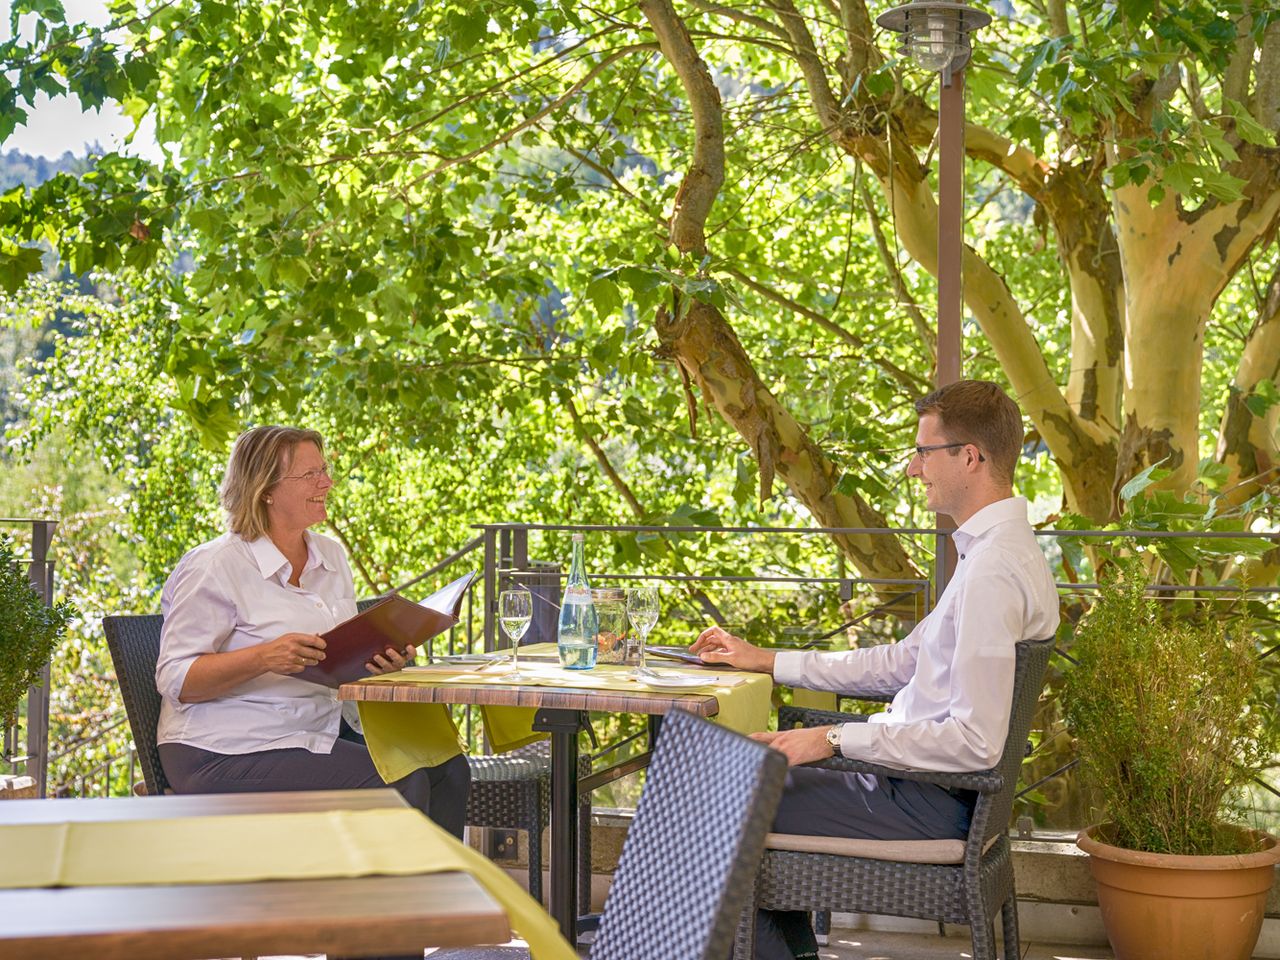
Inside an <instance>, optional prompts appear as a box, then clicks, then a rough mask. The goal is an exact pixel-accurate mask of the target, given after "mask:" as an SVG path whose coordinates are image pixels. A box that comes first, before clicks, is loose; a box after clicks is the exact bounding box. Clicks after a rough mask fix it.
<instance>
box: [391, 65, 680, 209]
mask: <svg viewBox="0 0 1280 960" xmlns="http://www.w3.org/2000/svg"><path fill="white" fill-rule="evenodd" d="M656 49H657V47H656V45H654V44H651V43H636V44H631V45H630V46H626V47H620V48H618V49H617V50H615V51H613V53H611V54H610V55H609V56H607V57H605V58H604V59H603V60H601V61H600V62H599V63H598V64H596V65H595V66H594V67H592V68H591V69H590V70H588V71H587V74H586V76H584V77H582V78H581V79H580V80H578V81H577V83H575V84H574V85H573V86H571V87H570V88H569V89H568V90H566V91H565V92H564V93H563V94H561V95H560V96H558V97H556V99H554V100H552V101H551V102H550V103H549V104H547V105H546V106H545V107H543V108H542V109H541V110H539V111H538V112H537V113H535V114H534V115H533V116H531V117H528V118H526V119H525V120H524V121H522V122H521V123H518V124H516V126H514V127H512V128H511V129H510V130H508V131H506V132H505V133H503V134H501V135H499V136H497V137H494V138H493V139H492V140H490V141H489V142H488V143H486V144H485V145H484V146H482V147H477V148H476V149H474V150H471V151H469V152H467V153H465V154H463V155H462V156H460V157H452V158H450V159H448V160H446V161H445V162H444V163H441V164H439V165H437V166H435V167H432V168H431V169H430V170H428V171H427V172H426V173H424V174H421V175H420V176H417V177H414V179H413V180H411V181H409V183H408V184H407V186H408V187H416V186H417V185H418V184H420V183H422V182H423V181H425V180H429V179H431V178H432V177H434V176H435V175H436V174H438V173H442V172H444V171H445V170H448V169H449V168H450V167H456V166H457V165H458V164H460V163H466V162H467V161H469V160H474V159H475V158H476V157H478V156H480V155H481V154H482V153H488V152H489V151H490V150H492V149H493V148H494V147H497V146H501V145H502V144H504V143H506V142H507V141H509V140H511V139H512V138H513V137H515V136H516V135H517V134H519V133H521V132H522V131H524V130H528V129H529V128H530V127H532V126H534V125H535V124H537V123H538V122H539V121H540V120H542V119H543V118H544V117H546V116H547V115H548V114H550V113H552V112H553V111H555V110H558V109H559V108H560V107H562V106H564V105H565V104H566V103H568V102H569V101H570V100H572V99H573V98H574V97H576V96H577V95H578V94H579V93H580V92H581V91H582V90H583V89H584V88H585V87H586V86H587V84H589V83H590V82H591V81H592V80H594V79H595V78H596V77H598V76H599V75H600V74H601V73H603V72H604V71H605V70H606V69H607V68H609V67H610V66H612V65H613V64H614V63H616V62H617V61H619V60H621V59H622V58H623V57H626V56H629V55H630V54H633V53H636V52H639V51H652V50H656Z"/></svg>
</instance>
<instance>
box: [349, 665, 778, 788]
mask: <svg viewBox="0 0 1280 960" xmlns="http://www.w3.org/2000/svg"><path fill="white" fill-rule="evenodd" d="M540 646H542V645H539V647H540ZM546 646H549V647H551V649H552V650H554V649H555V648H554V646H551V645H550V644H548V645H546ZM535 649H536V648H531V649H530V651H529V652H533V651H534V650H535ZM520 667H521V670H523V671H525V672H526V673H528V674H529V676H528V678H526V679H522V680H521V681H520V682H521V683H524V684H529V685H532V686H549V687H589V688H591V689H594V690H609V691H620V692H627V693H632V692H640V691H649V690H651V689H652V688H650V687H646V686H643V685H642V684H640V683H637V682H636V681H635V680H634V679H632V678H631V677H630V672H631V668H630V667H626V666H621V665H614V664H603V665H600V666H597V667H596V668H595V669H593V670H563V669H561V668H560V666H559V665H558V664H552V663H546V662H540V661H534V660H526V659H525V656H524V651H522V655H521V658H520ZM655 667H656V669H657V670H658V672H659V673H661V674H664V675H682V676H683V675H688V676H705V677H707V678H708V682H707V683H706V684H705V685H700V686H697V687H686V688H681V689H680V690H679V691H678V692H679V693H695V694H714V695H715V697H716V699H717V700H718V701H719V713H718V714H717V715H716V716H715V717H714V718H713V719H714V720H715V721H716V722H718V723H721V724H723V725H724V726H726V727H728V728H729V729H730V730H736V731H738V732H739V733H753V732H755V731H758V730H764V729H766V727H767V726H768V723H769V709H770V695H771V693H772V691H773V680H772V678H771V677H769V676H768V675H767V674H763V673H745V672H734V671H724V672H722V673H709V672H708V671H706V670H696V669H687V668H685V669H682V668H680V667H670V666H666V665H662V666H656V665H655ZM502 669H503V668H502V667H490V668H488V669H487V670H483V671H477V670H476V669H475V668H474V667H470V666H468V667H459V666H449V665H447V664H446V665H437V666H433V667H419V668H411V669H409V670H403V671H400V672H399V673H388V674H383V675H381V676H376V677H366V678H365V679H363V680H361V681H360V682H361V683H374V684H376V683H386V682H388V681H396V682H400V683H411V684H414V685H421V686H456V685H457V684H460V683H467V684H477V685H482V686H486V685H496V686H501V685H509V684H510V683H511V682H512V681H511V680H509V679H504V678H503V677H502V676H501V672H502ZM359 706H360V724H361V726H362V727H363V728H364V736H365V741H366V742H367V743H368V746H369V753H370V755H371V756H372V757H373V762H374V765H375V766H376V767H377V768H378V772H379V773H380V774H381V775H382V777H383V779H384V780H386V781H387V782H388V783H393V782H394V781H396V780H399V779H400V778H401V777H404V776H407V775H408V774H410V773H412V772H413V771H414V770H417V769H418V768H419V767H425V766H435V765H436V764H438V763H443V762H444V761H445V760H448V759H449V758H450V757H452V756H454V755H455V754H457V753H458V751H459V747H458V734H457V729H456V728H455V727H454V725H453V722H452V720H450V719H449V715H448V711H447V710H445V708H444V706H443V705H442V704H435V703H427V704H405V703H384V702H380V701H371V700H361V701H359ZM481 712H482V714H483V716H484V724H485V732H486V733H487V734H488V736H489V741H490V743H491V744H493V747H494V749H495V750H497V751H498V752H499V753H501V752H504V751H507V750H512V749H514V748H516V747H519V746H523V745H524V744H526V743H529V742H531V741H533V740H537V739H541V738H542V737H544V736H545V734H539V733H535V732H534V731H533V714H534V710H533V709H532V708H526V707H488V706H486V707H482V708H481Z"/></svg>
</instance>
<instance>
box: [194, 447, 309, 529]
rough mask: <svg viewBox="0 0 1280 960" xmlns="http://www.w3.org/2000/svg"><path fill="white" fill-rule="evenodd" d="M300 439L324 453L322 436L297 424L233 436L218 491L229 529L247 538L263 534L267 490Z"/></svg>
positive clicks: (285, 468) (284, 470)
mask: <svg viewBox="0 0 1280 960" xmlns="http://www.w3.org/2000/svg"><path fill="white" fill-rule="evenodd" d="M300 443H314V444H315V445H316V447H317V448H318V449H319V450H320V453H321V454H323V453H324V438H323V437H321V436H320V434H319V433H317V432H316V431H315V430H302V429H300V428H298V427H277V426H262V427H254V428H253V429H252V430H246V431H245V432H244V433H242V434H240V436H238V437H237V438H236V443H235V446H234V447H232V448H231V459H230V460H229V461H228V462H227V475H226V476H225V477H223V478H222V489H221V490H220V491H219V496H220V497H221V499H222V509H223V510H225V511H226V513H227V529H228V530H230V531H231V532H232V533H234V534H237V535H238V536H241V537H244V539H246V540H257V539H258V538H259V537H262V536H265V535H266V533H267V504H266V492H267V491H268V490H270V489H271V488H272V487H273V486H275V484H276V483H278V482H279V480H280V478H281V477H283V476H284V475H285V474H286V473H288V471H289V463H290V462H291V461H292V460H293V449H294V447H296V446H297V445H298V444H300Z"/></svg>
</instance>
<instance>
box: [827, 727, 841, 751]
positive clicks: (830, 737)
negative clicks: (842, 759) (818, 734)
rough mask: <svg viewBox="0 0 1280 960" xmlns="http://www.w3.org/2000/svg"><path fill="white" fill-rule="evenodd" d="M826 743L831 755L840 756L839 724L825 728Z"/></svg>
mask: <svg viewBox="0 0 1280 960" xmlns="http://www.w3.org/2000/svg"><path fill="white" fill-rule="evenodd" d="M827 743H828V744H830V745H831V755H832V756H833V757H838V756H840V724H837V725H836V726H834V727H827Z"/></svg>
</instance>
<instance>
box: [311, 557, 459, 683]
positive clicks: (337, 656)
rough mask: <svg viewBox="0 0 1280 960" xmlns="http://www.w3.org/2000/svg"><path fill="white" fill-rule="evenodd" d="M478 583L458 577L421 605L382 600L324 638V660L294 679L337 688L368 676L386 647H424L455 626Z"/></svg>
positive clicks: (391, 598)
mask: <svg viewBox="0 0 1280 960" xmlns="http://www.w3.org/2000/svg"><path fill="white" fill-rule="evenodd" d="M475 578H476V574H475V573H474V572H473V573H469V574H467V575H466V576H464V577H459V578H458V579H457V580H454V581H453V582H452V583H450V584H448V585H447V586H445V587H444V588H442V589H440V590H438V591H437V592H435V593H433V594H432V595H431V596H429V597H427V599H425V600H423V601H422V602H421V603H414V602H413V601H412V600H406V599H405V598H404V597H402V596H400V595H399V594H392V595H391V596H389V597H386V598H384V599H383V600H381V601H379V602H378V603H375V604H374V605H373V606H371V607H369V608H368V609H367V610H365V611H363V612H361V613H357V614H356V615H355V616H354V617H351V618H350V619H349V620H344V621H342V623H340V624H338V625H337V626H336V627H334V628H333V629H332V630H329V631H328V632H327V633H322V634H320V636H322V637H323V638H324V641H325V648H324V654H325V656H324V659H323V660H321V661H320V662H319V663H318V664H316V665H315V666H314V667H307V668H306V669H305V670H303V671H301V672H300V673H295V674H293V676H295V677H297V678H298V679H299V680H309V681H310V682H312V683H319V684H323V685H324V686H326V687H333V688H335V689H336V688H337V687H340V686H342V684H344V683H350V682H351V681H353V680H359V679H360V678H361V677H367V676H368V675H369V671H368V670H367V669H366V668H365V664H366V663H368V662H369V661H370V660H372V659H373V655H374V654H375V653H382V652H383V651H384V650H386V649H387V647H391V648H392V649H395V650H399V651H400V652H401V653H403V652H404V650H405V648H406V647H408V646H410V645H413V646H421V645H422V644H424V643H426V642H427V641H428V640H430V639H431V638H432V637H434V636H436V635H437V634H440V633H444V631H446V630H448V629H449V628H450V627H452V626H453V625H454V624H456V623H457V622H458V613H459V611H460V610H461V609H462V599H463V597H465V596H466V594H467V587H469V586H471V581H472V580H474V579H475Z"/></svg>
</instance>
